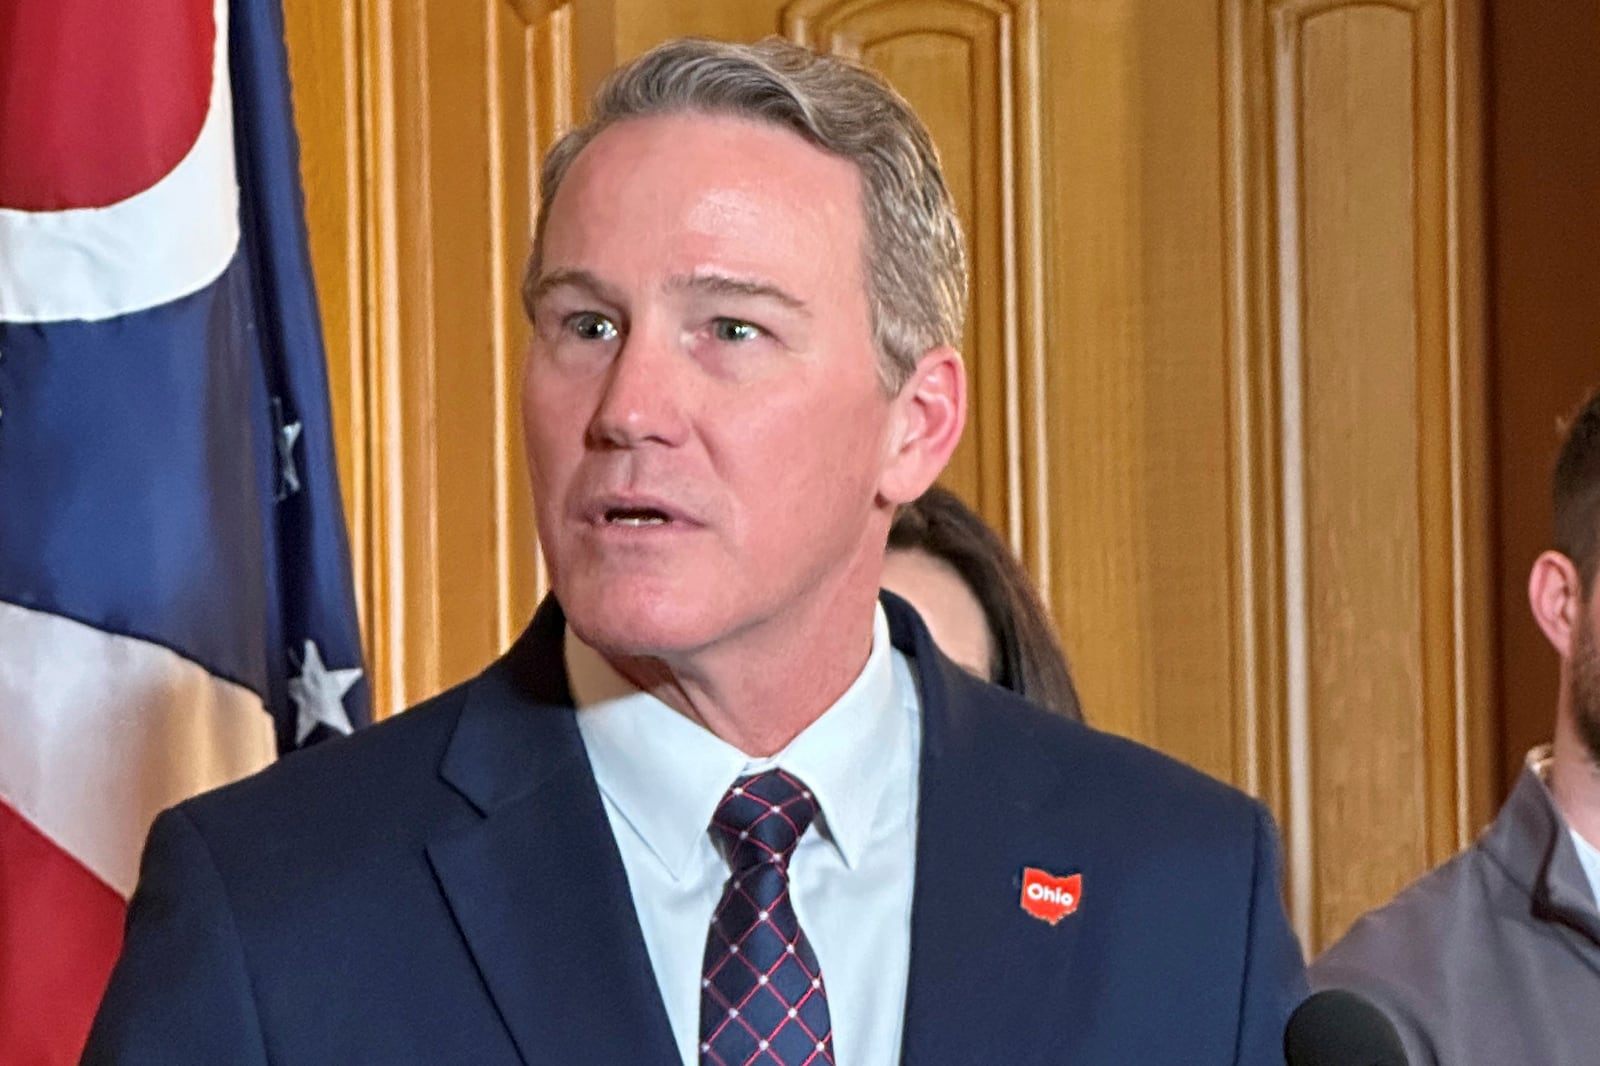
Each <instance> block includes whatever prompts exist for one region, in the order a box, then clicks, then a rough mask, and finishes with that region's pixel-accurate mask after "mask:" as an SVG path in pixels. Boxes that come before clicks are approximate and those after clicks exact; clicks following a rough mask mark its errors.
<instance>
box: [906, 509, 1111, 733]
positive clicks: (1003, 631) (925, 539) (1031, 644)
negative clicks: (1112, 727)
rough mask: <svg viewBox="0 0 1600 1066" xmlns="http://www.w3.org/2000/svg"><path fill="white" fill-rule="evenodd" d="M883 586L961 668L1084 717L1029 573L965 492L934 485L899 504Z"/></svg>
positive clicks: (1069, 714) (1062, 711) (1080, 718)
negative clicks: (969, 503) (970, 504)
mask: <svg viewBox="0 0 1600 1066" xmlns="http://www.w3.org/2000/svg"><path fill="white" fill-rule="evenodd" d="M883 587H884V588H886V589H888V590H889V591H890V592H892V593H894V594H895V595H897V596H899V597H901V598H902V599H904V600H906V601H908V602H909V603H910V604H911V606H913V607H915V608H916V609H917V613H918V614H920V615H922V619H923V621H924V622H926V623H927V625H928V631H929V632H930V633H932V634H933V639H934V643H936V644H938V645H939V648H940V650H941V651H943V652H944V653H945V654H946V655H948V656H949V657H950V658H951V659H953V660H954V661H955V662H956V663H957V664H958V665H960V666H963V667H965V668H966V669H967V670H968V671H970V672H972V673H974V674H976V675H977V676H979V677H982V678H985V679H987V680H989V681H992V682H994V683H995V684H997V685H1000V686H1002V687H1004V688H1008V689H1011V690H1012V691H1013V692H1016V693H1019V694H1020V695H1022V696H1025V697H1027V698H1028V699H1030V700H1032V701H1033V702H1034V703H1037V704H1038V705H1039V706H1041V707H1045V708H1048V709H1049V710H1052V711H1056V712H1058V713H1060V714H1064V715H1066V716H1067V717H1068V718H1071V719H1074V720H1075V721H1080V722H1081V721H1083V708H1082V706H1081V705H1080V704H1079V702H1078V692H1077V689H1075V688H1074V687H1073V684H1072V671H1071V670H1070V669H1069V668H1068V666H1067V656H1066V653H1065V652H1063V651H1062V649H1061V644H1060V642H1059V641H1058V640H1057V639H1056V635H1055V630H1054V628H1053V627H1052V626H1051V623H1050V616H1049V615H1048V614H1046V613H1045V609H1044V604H1043V603H1041V602H1040V600H1039V594H1038V592H1037V591H1036V590H1035V589H1034V587H1033V582H1032V580H1030V579H1029V577H1028V572H1027V571H1026V570H1024V569H1023V567H1022V563H1021V562H1019V561H1018V559H1017V557H1016V556H1015V555H1013V554H1012V552H1011V549H1010V548H1009V547H1008V546H1007V545H1006V543H1005V541H1003V540H1001V539H1000V537H999V536H998V535H997V534H996V533H995V532H994V530H992V529H990V528H989V527H988V525H987V524H985V523H984V521H983V519H982V518H980V517H979V516H978V514H977V513H976V512H975V511H973V510H972V508H970V507H968V506H967V505H966V504H965V503H963V502H962V501H961V497H959V496H957V495H956V494H955V493H953V492H951V491H949V490H948V489H944V488H940V487H939V486H937V485H935V486H934V487H933V488H931V489H929V490H928V491H927V492H925V493H923V494H922V495H921V496H919V497H918V498H917V499H916V500H915V501H913V502H912V503H909V504H907V505H906V506H904V507H902V508H901V509H900V511H899V513H898V514H897V515H896V516H895V520H894V525H893V526H892V527H890V530H889V551H888V556H887V558H886V559H885V560H884V566H883Z"/></svg>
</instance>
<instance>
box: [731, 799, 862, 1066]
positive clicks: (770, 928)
mask: <svg viewBox="0 0 1600 1066" xmlns="http://www.w3.org/2000/svg"><path fill="white" fill-rule="evenodd" d="M816 814H817V801H816V800H815V799H813V798H812V796H811V790H810V789H808V788H806V786H805V785H804V784H803V783H801V781H800V780H799V779H798V778H796V777H794V776H792V775H790V774H787V773H785V772H784V771H782V770H768V771H766V772H765V773H759V774H752V775H751V776H749V777H741V778H740V779H739V780H737V781H735V782H734V783H733V787H732V788H730V789H729V790H728V792H727V794H726V795H725V796H723V797H722V803H721V804H719V805H718V807H717V812H716V814H714V815H713V816H712V818H711V836H712V839H713V840H715V841H716V842H717V843H718V844H719V845H720V846H721V849H722V853H723V855H725V856H726V857H727V859H728V865H729V867H730V868H731V869H732V871H733V873H732V875H731V876H730V877H729V878H728V883H727V885H726V886H725V887H724V888H723V890H722V902H720V903H719V904H717V910H716V913H715V914H713V915H712V916H711V931H710V932H709V933H708V934H707V936H706V960H705V969H704V971H703V976H702V979H701V981H700V1062H701V1064H702V1066H824V1064H828V1066H831V1064H832V1063H833V1025H832V1023H831V1022H830V1021H829V1019H828V996H827V992H826V990H825V989H824V988H823V985H822V968H821V967H820V966H819V965H818V964H817V955H816V952H814V951H812V950H811V942H810V941H809V940H807V939H806V935H805V933H804V932H802V931H801V929H800V922H799V920H798V919H797V918H796V917H795V913H794V904H793V903H792V902H791V901H790V899H789V859H790V858H791V857H792V856H793V855H794V847H795V845H796V844H797V843H799V841H800V837H801V836H802V835H804V833H805V831H806V827H808V826H809V825H810V824H811V820H812V819H813V818H815V817H816Z"/></svg>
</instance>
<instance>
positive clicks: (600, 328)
mask: <svg viewBox="0 0 1600 1066" xmlns="http://www.w3.org/2000/svg"><path fill="white" fill-rule="evenodd" d="M567 328H568V329H570V330H571V331H572V332H573V334H574V335H576V336H577V337H578V338H579V339H580V340H586V341H609V340H615V339H616V337H617V326H616V323H614V322H612V321H611V320H610V319H609V318H607V317H606V316H605V315H598V314H595V313H594V312H593V311H580V312H578V313H577V314H575V315H568V316H567Z"/></svg>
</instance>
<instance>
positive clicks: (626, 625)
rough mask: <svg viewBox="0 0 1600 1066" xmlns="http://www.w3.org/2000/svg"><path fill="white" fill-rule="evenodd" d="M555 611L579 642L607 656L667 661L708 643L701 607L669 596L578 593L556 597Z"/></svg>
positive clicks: (710, 637) (706, 628)
mask: <svg viewBox="0 0 1600 1066" xmlns="http://www.w3.org/2000/svg"><path fill="white" fill-rule="evenodd" d="M557 599H558V600H559V602H560V603H561V609H562V611H563V613H565V615H566V618H567V625H568V626H570V627H571V628H572V631H573V633H575V634H576V635H577V637H578V639H579V640H581V641H583V642H584V643H585V644H587V645H589V647H591V648H593V649H594V650H595V651H597V652H599V653H600V654H601V655H604V656H605V657H606V658H607V659H611V660H618V659H663V660H671V659H674V658H678V657H681V656H684V655H688V654H691V653H693V652H694V651H695V650H696V649H698V648H701V647H704V646H705V645H707V644H708V643H711V642H712V639H713V634H711V633H710V632H709V629H710V627H708V626H707V625H706V618H705V613H704V611H689V610H686V609H685V608H686V607H687V606H688V605H689V604H690V603H691V602H692V601H690V600H688V599H684V598H678V597H672V598H670V599H664V598H661V597H648V598H639V597H633V596H626V595H619V594H616V593H611V594H588V595H585V594H584V593H582V592H578V593H576V594H573V595H571V596H570V599H571V602H570V603H569V602H568V597H563V596H560V595H558V596H557Z"/></svg>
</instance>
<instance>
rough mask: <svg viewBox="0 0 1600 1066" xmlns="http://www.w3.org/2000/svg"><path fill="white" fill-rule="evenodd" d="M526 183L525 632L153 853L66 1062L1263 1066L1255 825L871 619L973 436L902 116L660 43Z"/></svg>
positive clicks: (1271, 1003)
mask: <svg viewBox="0 0 1600 1066" xmlns="http://www.w3.org/2000/svg"><path fill="white" fill-rule="evenodd" d="M541 180H542V192H543V201H542V206H541V210H540V216H539V220H538V227H537V231H536V234H535V241H534V250H533V254H532V257H531V260H530V263H529V266H528V274H527V282H526V286H525V293H524V295H525V298H526V302H527V305H528V312H529V315H530V317H531V319H532V322H533V326H534V337H533V341H532V345H531V349H530V352H529V356H528V366H527V377H526V382H525V386H524V392H523V411H524V421H525V429H526V434H527V448H528V459H529V466H530V469H531V471H532V480H533V489H534V499H535V502H536V509H537V518H538V526H539V532H540V537H541V542H542V545H543V549H544V552H545V555H546V558H547V561H548V563H549V568H550V576H551V586H552V595H551V598H550V599H549V600H547V601H546V602H545V604H544V605H543V606H542V607H541V608H540V610H539V612H538V614H537V616H536V617H535V618H534V620H533V623H532V625H531V626H530V628H529V629H528V631H527V632H526V633H525V634H524V635H523V636H522V638H521V639H520V640H519V641H518V642H517V644H516V645H515V646H514V647H513V648H512V649H511V650H510V651H509V652H508V653H507V654H506V655H505V656H504V657H503V658H502V659H501V660H500V661H499V662H497V663H495V664H494V665H492V666H491V667H490V668H489V669H488V670H486V671H485V672H484V673H483V674H482V675H480V676H479V677H477V678H475V679H474V680H472V681H469V682H467V683H466V684H464V685H462V686H460V687H458V688H456V689H454V690H452V691H450V692H446V693H444V694H443V695H441V696H438V697H436V698H434V699H432V700H430V701H428V702H426V703H424V704H423V705H421V706H419V707H416V708H414V709H412V710H410V711H408V712H406V713H405V714H403V715H400V716H398V717H396V718H395V719H393V720H391V721H388V722H385V723H384V724H382V725H380V726H377V727H375V728H373V729H370V730H367V731H365V732H363V733H360V734H358V735H356V736H355V737H352V738H350V739H349V740H347V741H340V742H336V743H334V744H329V745H325V746H323V747H321V748H318V749H315V750H312V751H309V752H305V753H303V754H299V755H296V756H293V757H290V758H288V759H285V760H284V761H282V762H281V763H280V764H278V765H277V766H275V767H273V768H272V769H270V770H268V771H267V772H265V773H263V774H261V775H259V776H257V777H255V778H252V779H249V780H247V781H244V782H242V783H240V784H238V785H235V786H232V787H230V788H227V789H224V790H221V791H219V792H216V793H212V794H210V795H207V796H203V797H200V798H198V799H196V800H192V801H190V802H188V803H186V804H183V805H182V806H180V807H178V808H176V809H174V810H172V811H169V812H167V813H165V814H163V815H162V816H161V818H160V819H159V820H158V821H157V823H156V825H155V827H154V828H153V829H152V831H151V835H150V841H149V844H148V846H147V849H146V854H145V860H144V868H143V871H142V875H141V880H140V885H139V889H138V891H137V893H136V895H135V897H134V899H133V901H132V904H131V908H130V913H129V925H128V937H127V944H126V948H125V951H124V954H123V957H122V960H121V962H120V963H119V964H118V967H117V971H116V973H115V975H114V977H113V979H112V983H111V987H110V990H109V991H108V992H107V995H106V999H105V1003H104V1005H103V1006H102V1009H101V1012H100V1015H99V1018H98V1019H97V1021H96V1024H95V1028H94V1031H93V1034H92V1035H91V1038H90V1043H89V1048H88V1051H87V1053H86V1059H85V1061H87V1062H90V1063H129V1064H133V1063H151V1064H155V1063H160V1064H163V1066H170V1064H182V1063H196V1064H199V1063H206V1064H213V1063H263V1064H264V1063H269V1062H271V1063H294V1064H296V1066H302V1064H316V1063H329V1064H334V1063H338V1064H350V1063H384V1064H392V1063H406V1062H414V1063H471V1064H476V1066H495V1064H502V1063H503V1064H507V1066H510V1064H515V1063H527V1064H532V1063H561V1064H588V1063H594V1064H628V1063H646V1064H655V1063H662V1064H667V1063H685V1064H694V1063H702V1064H710V1066H725V1064H735V1063H738V1064H763V1066H765V1064H787V1066H798V1064H801V1063H805V1064H808V1066H823V1064H828V1063H833V1064H838V1066H887V1064H890V1063H894V1062H897V1061H898V1062H904V1063H908V1064H914V1066H920V1064H942V1063H978V1062H1007V1063H1057V1062H1059V1063H1073V1064H1077V1066H1094V1064H1103V1066H1124V1064H1132V1063H1138V1064H1141V1066H1153V1064H1173V1066H1179V1064H1182V1066H1206V1064H1219V1066H1220V1064H1235V1063H1237V1064H1249V1066H1266V1064H1269V1063H1280V1062H1281V1061H1282V1056H1281V1052H1280V1047H1281V1035H1282V1031H1283V1026H1284V1022H1285V1019H1286V1018H1287V1016H1288V1013H1289V1011H1290V1009H1291V1008H1292V1007H1293V1006H1294V1004H1295V1003H1296V1002H1297V1000H1298V998H1299V997H1300V995H1301V994H1302V991H1303V972H1302V965H1301V959H1300V952H1299V948H1298V947H1297V945H1296V944H1295V941H1294V937H1293V935H1292V934H1291V932H1290V931H1289V928H1288V924H1287V922H1286V920H1285V917H1284V913H1283V908H1282V904H1281V901H1280V897H1279V888H1278V866H1277V845H1276V839H1275V836H1274V833H1273V830H1272V828H1271V825H1270V821H1269V819H1268V818H1267V816H1266V814H1265V812H1264V811H1263V810H1262V808H1261V807H1260V806H1259V805H1258V804H1256V803H1254V802H1253V801H1251V800H1249V799H1247V798H1246V797H1244V796H1242V795H1240V794H1238V793H1236V792H1234V791H1233V790H1231V789H1229V788H1227V787H1226V786H1223V785H1221V784H1218V783H1216V782H1213V781H1211V780H1209V779H1207V778H1205V777H1203V776H1201V775H1200V774H1197V773H1195V772H1193V771H1191V770H1188V769H1185V768H1183V767H1181V766H1179V765H1178V764H1176V763H1174V762H1172V761H1171V760H1169V759H1166V758H1164V757H1162V756H1160V755H1157V754H1155V753H1153V752H1151V751H1148V750H1146V749H1144V748H1141V747H1139V746H1137V745H1135V744H1132V743H1130V742H1127V741H1124V740H1120V739H1117V738H1114V737H1110V736H1106V735H1103V734H1099V733H1096V732H1094V731H1092V730H1089V729H1087V728H1085V727H1083V726H1081V725H1079V724H1077V723H1074V722H1069V721H1066V720H1064V719H1061V718H1059V717H1056V716H1052V715H1050V714H1048V713H1046V712H1044V711H1042V710H1040V709H1038V708H1036V707H1034V706H1032V705H1030V704H1028V703H1026V702H1024V701H1022V700H1020V699H1018V698H1016V697H1014V696H1012V695H1010V694H1008V693H1006V692H1003V691H1001V690H999V689H996V688H994V687H991V686H989V685H986V684H984V683H982V682H980V681H978V680H977V679H975V678H972V677H970V676H968V675H967V674H965V673H964V672H962V671H961V670H960V669H959V668H957V667H955V666H953V665H951V664H950V663H949V662H948V661H947V660H946V659H945V658H944V657H943V656H942V655H940V654H939V652H938V651H937V650H936V649H935V648H934V647H933V645H932V643H931V641H930V639H929V637H928V634H927V631H926V629H925V628H924V627H923V625H922V623H921V621H920V620H919V619H918V617H917V616H916V614H915V612H913V611H912V610H911V609H910V608H909V607H907V606H906V605H905V604H904V603H903V602H901V601H899V600H897V599H895V598H893V597H890V596H887V595H885V596H882V597H881V599H880V595H879V591H878V578H879V573H880V569H881V566H882V559H883V551H884V543H885V538H886V536H887V532H888V528H889V524H890V521H891V519H892V517H893V515H894V512H895V508H896V507H897V506H898V505H900V504H903V503H905V502H907V501H910V500H913V499H915V498H916V497H917V496H918V495H919V494H920V493H921V492H922V491H923V490H924V489H925V488H927V487H928V485H929V484H930V483H931V482H932V481H933V480H934V478H935V477H936V476H937V475H938V473H939V472H940V470H941V469H942V468H943V466H944V465H945V462H946V460H947V459H948V458H949V456H950V454H951V451H952V450H953V449H954V447H955V445H956V442H957V439H958V437H959V435H960V432H961V427H962V423H963V421H964V418H965V404H966V383H965V377H964V372H963V369H962V363H961V359H960V357H959V355H958V354H957V352H956V350H955V348H954V345H955V344H956V343H957V341H958V338H959V337H960V336H961V333H962V315H963V309H964V306H965V302H966V275H965V260H964V252H963V246H962V239H961V233H960V228H959V225H958V223H957V221H956V215H955V211H954V208H953V206H952V203H951V199H950V195H949V193H948V191H947V190H946V188H945V184H944V181H943V178H942V176H941V175H940V172H939V168H938V164H937V159H936V156H935V153H934V150H933V146H932V144H931V142H930V140H929V138H928V135H927V133H926V131H925V130H924V129H923V127H922V125H921V124H920V122H918V120H917V119H916V117H915V116H914V115H913V114H912V113H911V111H910V109H909V108H908V107H907V106H906V104H905V103H904V101H902V100H901V99H900V98H899V97H897V96H895V95H894V94H893V93H892V92H891V91H890V90H888V89H887V88H886V87H885V86H884V85H883V84H882V83H881V82H880V81H879V80H878V79H876V78H875V77H874V76H872V75H870V74H868V73H866V72H865V71H863V70H861V69H860V68H858V67H855V66H853V65H851V64H848V63H845V62H841V61H839V60H836V59H831V58H826V57H821V56H817V55H814V54H812V53H810V52H807V51H805V50H803V49H799V48H796V47H794V46H792V45H788V44H785V43H782V42H775V41H774V42H765V43H762V44H759V45H755V46H733V45H723V44H716V43H711V42H704V41H678V42H673V43H669V44H667V45H663V46H662V47H660V48H658V49H656V50H654V51H653V52H651V53H649V54H647V55H646V56H644V57H642V58H641V59H639V60H637V61H635V62H634V63H632V64H630V65H629V66H627V67H626V68H624V69H623V70H621V71H619V72H618V73H617V74H616V75H614V76H613V78H612V80H611V81H610V82H609V83H608V84H607V85H606V86H605V87H604V88H603V89H602V90H601V93H600V95H599V97H598V98H597V100H596V104H595V109H594V115H593V117H592V118H591V120H590V122H589V123H588V125H586V126H584V127H582V128H580V129H578V130H575V131H573V132H572V133H570V134H568V135H567V136H566V137H565V138H563V139H562V140H561V141H560V142H559V143H558V144H557V145H556V146H555V147H554V148H553V149H552V151H551V153H550V155H549V157H548V158H547V160H546V162H545V165H544V170H543V173H542V176H541Z"/></svg>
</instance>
